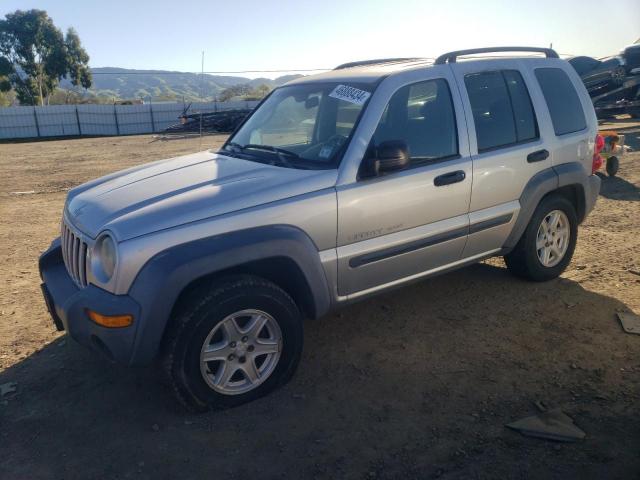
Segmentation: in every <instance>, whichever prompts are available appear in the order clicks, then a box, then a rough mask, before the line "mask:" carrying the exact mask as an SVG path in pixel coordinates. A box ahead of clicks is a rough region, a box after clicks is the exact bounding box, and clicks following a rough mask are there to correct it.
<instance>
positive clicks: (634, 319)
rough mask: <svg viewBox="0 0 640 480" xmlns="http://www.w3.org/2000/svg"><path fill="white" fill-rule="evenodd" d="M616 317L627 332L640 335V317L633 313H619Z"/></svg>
mask: <svg viewBox="0 0 640 480" xmlns="http://www.w3.org/2000/svg"><path fill="white" fill-rule="evenodd" d="M616 315H618V320H620V324H621V325H622V329H623V330H624V331H625V332H627V333H635V334H637V335H640V316H638V315H636V314H635V313H631V312H617V313H616Z"/></svg>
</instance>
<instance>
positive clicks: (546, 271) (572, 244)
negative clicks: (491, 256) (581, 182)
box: [504, 195, 578, 282]
mask: <svg viewBox="0 0 640 480" xmlns="http://www.w3.org/2000/svg"><path fill="white" fill-rule="evenodd" d="M554 210H561V211H562V212H564V213H565V215H566V216H567V218H568V220H569V232H570V238H569V242H568V247H567V250H566V252H565V254H564V256H563V257H562V259H561V260H560V262H559V263H558V264H557V265H554V266H552V267H546V266H544V265H543V264H542V262H541V261H540V259H539V258H538V252H537V249H536V237H537V233H538V228H539V227H540V224H541V223H542V221H543V219H544V218H545V217H546V216H547V215H548V214H549V213H550V212H552V211H554ZM577 238H578V218H577V215H576V210H575V208H574V206H573V205H572V204H571V202H569V200H567V199H566V198H564V197H562V196H560V195H550V196H548V197H546V198H544V199H543V200H542V201H541V202H540V204H539V205H538V207H537V208H536V210H535V212H534V213H533V215H532V217H531V220H530V221H529V225H527V228H526V230H525V231H524V234H523V235H522V238H520V241H519V242H518V244H517V245H516V246H515V248H514V249H513V250H512V251H511V252H510V253H508V254H507V255H506V256H505V257H504V260H505V263H506V264H507V268H508V269H509V271H510V272H511V273H513V274H514V275H516V276H518V277H522V278H526V279H527V280H532V281H535V282H544V281H547V280H552V279H554V278H556V277H558V276H559V275H560V274H561V273H562V272H563V271H564V269H565V268H567V265H569V262H571V257H572V256H573V251H574V250H575V248H576V240H577Z"/></svg>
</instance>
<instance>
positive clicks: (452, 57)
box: [435, 47, 560, 65]
mask: <svg viewBox="0 0 640 480" xmlns="http://www.w3.org/2000/svg"><path fill="white" fill-rule="evenodd" d="M494 52H537V53H544V54H545V55H546V57H547V58H560V57H559V56H558V54H557V53H556V51H555V50H553V49H551V48H539V47H486V48H470V49H468V50H457V51H455V52H449V53H445V54H444V55H440V56H439V57H438V58H436V61H435V65H443V64H445V63H447V62H449V63H456V59H457V58H458V57H461V56H463V55H474V54H476V53H494Z"/></svg>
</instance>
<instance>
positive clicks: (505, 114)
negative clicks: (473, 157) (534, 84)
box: [464, 70, 538, 152]
mask: <svg viewBox="0 0 640 480" xmlns="http://www.w3.org/2000/svg"><path fill="white" fill-rule="evenodd" d="M464 83H465V85H466V87H467V93H468V94H469V102H470V103H471V110H472V111H473V121H474V123H475V126H476V137H477V141H478V151H479V152H482V151H486V150H492V149H495V148H500V147H506V146H509V145H514V144H517V143H521V142H527V141H529V140H533V139H536V138H538V124H537V122H536V117H535V113H534V111H533V107H532V105H531V99H530V98H529V92H528V91H527V87H526V85H525V84H524V80H523V79H522V76H521V75H520V73H519V72H518V71H516V70H502V71H493V72H481V73H473V74H470V75H467V76H465V78H464Z"/></svg>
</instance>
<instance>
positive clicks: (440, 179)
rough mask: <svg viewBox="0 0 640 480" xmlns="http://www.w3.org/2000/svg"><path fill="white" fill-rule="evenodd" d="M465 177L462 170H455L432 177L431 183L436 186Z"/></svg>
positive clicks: (448, 183)
mask: <svg viewBox="0 0 640 480" xmlns="http://www.w3.org/2000/svg"><path fill="white" fill-rule="evenodd" d="M466 177H467V175H466V173H464V171H463V170H456V171H455V172H449V173H445V174H442V175H439V176H437V177H436V178H434V179H433V184H434V185H435V186H436V187H442V186H444V185H451V184H452V183H458V182H462V181H463V180H464V179H465V178H466Z"/></svg>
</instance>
